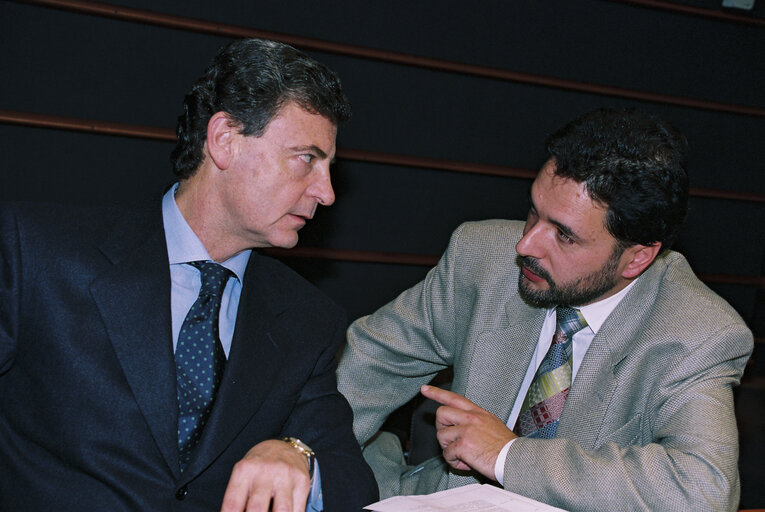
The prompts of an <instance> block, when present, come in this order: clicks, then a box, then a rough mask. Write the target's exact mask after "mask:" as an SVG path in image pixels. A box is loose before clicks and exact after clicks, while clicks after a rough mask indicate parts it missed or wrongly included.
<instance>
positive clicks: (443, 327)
mask: <svg viewBox="0 0 765 512" xmlns="http://www.w3.org/2000/svg"><path fill="white" fill-rule="evenodd" d="M458 238H459V231H458V232H456V233H455V234H454V235H453V236H452V241H451V243H450V244H449V248H448V249H447V250H446V252H445V253H444V255H443V256H442V257H441V259H440V261H439V263H438V264H437V265H436V267H434V268H433V269H431V270H430V271H429V272H428V274H427V276H426V277H425V279H424V280H423V281H421V282H420V283H418V284H417V285H415V286H413V287H412V288H410V289H408V290H406V291H404V292H403V293H401V294H400V295H399V296H398V297H397V298H396V299H394V300H393V301H391V302H390V303H388V304H386V305H385V306H383V307H382V308H380V309H379V310H377V311H376V312H375V313H374V314H372V315H369V316H365V317H362V318H360V319H358V320H356V321H355V322H353V324H352V325H351V326H350V328H349V329H348V332H347V344H346V347H345V350H344V352H343V355H342V358H341V360H340V366H339V369H338V387H339V389H340V392H341V393H343V395H345V397H346V398H347V399H348V401H349V402H350V404H351V407H352V409H353V413H354V419H353V426H354V434H355V435H356V438H357V439H358V441H359V443H360V444H362V445H364V444H365V443H366V442H367V441H369V440H370V438H371V437H372V436H373V435H374V434H376V433H377V431H378V430H379V429H380V427H381V426H382V424H383V422H384V421H385V419H386V418H387V417H388V415H390V414H391V413H392V412H393V411H395V410H396V409H398V408H399V407H400V406H402V405H403V404H405V403H407V402H408V401H409V400H411V399H412V398H413V397H414V396H416V395H417V393H419V390H420V386H422V385H423V384H427V383H428V382H430V381H431V380H432V379H433V377H434V376H435V375H436V374H437V373H438V372H439V371H441V370H442V369H444V368H447V367H449V366H450V365H451V364H452V361H453V358H454V350H455V347H454V340H455V338H456V337H455V335H454V325H455V322H456V321H457V320H456V314H455V306H454V302H453V296H454V279H453V275H454V266H455V252H456V251H455V250H454V247H455V246H456V245H457V244H458V242H457V239H458Z"/></svg>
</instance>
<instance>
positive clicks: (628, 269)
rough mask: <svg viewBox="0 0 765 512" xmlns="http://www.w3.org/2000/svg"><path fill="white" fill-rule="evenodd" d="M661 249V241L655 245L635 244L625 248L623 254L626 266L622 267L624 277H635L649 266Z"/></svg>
mask: <svg viewBox="0 0 765 512" xmlns="http://www.w3.org/2000/svg"><path fill="white" fill-rule="evenodd" d="M659 251H661V242H656V243H655V244H653V245H633V246H631V247H628V248H627V249H625V251H624V254H623V255H622V258H623V260H622V261H623V262H625V263H626V266H625V267H624V268H623V269H622V277H625V278H627V279H634V278H636V277H637V276H639V275H640V274H642V273H643V271H644V270H645V269H647V268H648V265H650V264H651V263H652V262H653V260H655V259H656V256H657V255H658V254H659Z"/></svg>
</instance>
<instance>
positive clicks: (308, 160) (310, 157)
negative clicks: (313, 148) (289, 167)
mask: <svg viewBox="0 0 765 512" xmlns="http://www.w3.org/2000/svg"><path fill="white" fill-rule="evenodd" d="M298 158H300V159H301V160H302V161H304V162H305V163H307V164H310V163H311V162H313V161H314V159H315V158H316V156H314V155H312V154H310V153H305V154H303V155H298Z"/></svg>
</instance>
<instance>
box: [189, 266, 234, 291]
mask: <svg viewBox="0 0 765 512" xmlns="http://www.w3.org/2000/svg"><path fill="white" fill-rule="evenodd" d="M189 265H192V266H194V267H196V268H197V269H198V270H199V272H200V274H201V275H202V288H201V289H200V290H199V294H200V295H202V294H207V295H214V296H219V295H221V294H222V293H223V288H225V287H226V283H227V282H228V278H229V276H230V275H231V271H230V270H229V269H227V268H226V267H224V266H223V265H219V264H217V263H215V262H212V261H191V262H189Z"/></svg>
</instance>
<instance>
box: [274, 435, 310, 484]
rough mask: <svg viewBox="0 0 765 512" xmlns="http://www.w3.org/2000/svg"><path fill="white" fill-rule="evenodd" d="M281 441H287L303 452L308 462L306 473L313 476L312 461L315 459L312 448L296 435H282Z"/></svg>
mask: <svg viewBox="0 0 765 512" xmlns="http://www.w3.org/2000/svg"><path fill="white" fill-rule="evenodd" d="M282 441H284V442H285V443H288V444H289V445H290V446H292V447H293V448H294V449H296V450H297V451H299V452H300V453H302V454H303V456H304V457H305V460H306V462H308V474H309V475H310V476H311V478H313V466H314V461H315V460H316V454H315V453H314V452H313V450H311V447H310V446H308V445H307V444H305V443H304V442H303V441H301V440H300V439H298V438H297V437H284V438H282Z"/></svg>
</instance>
